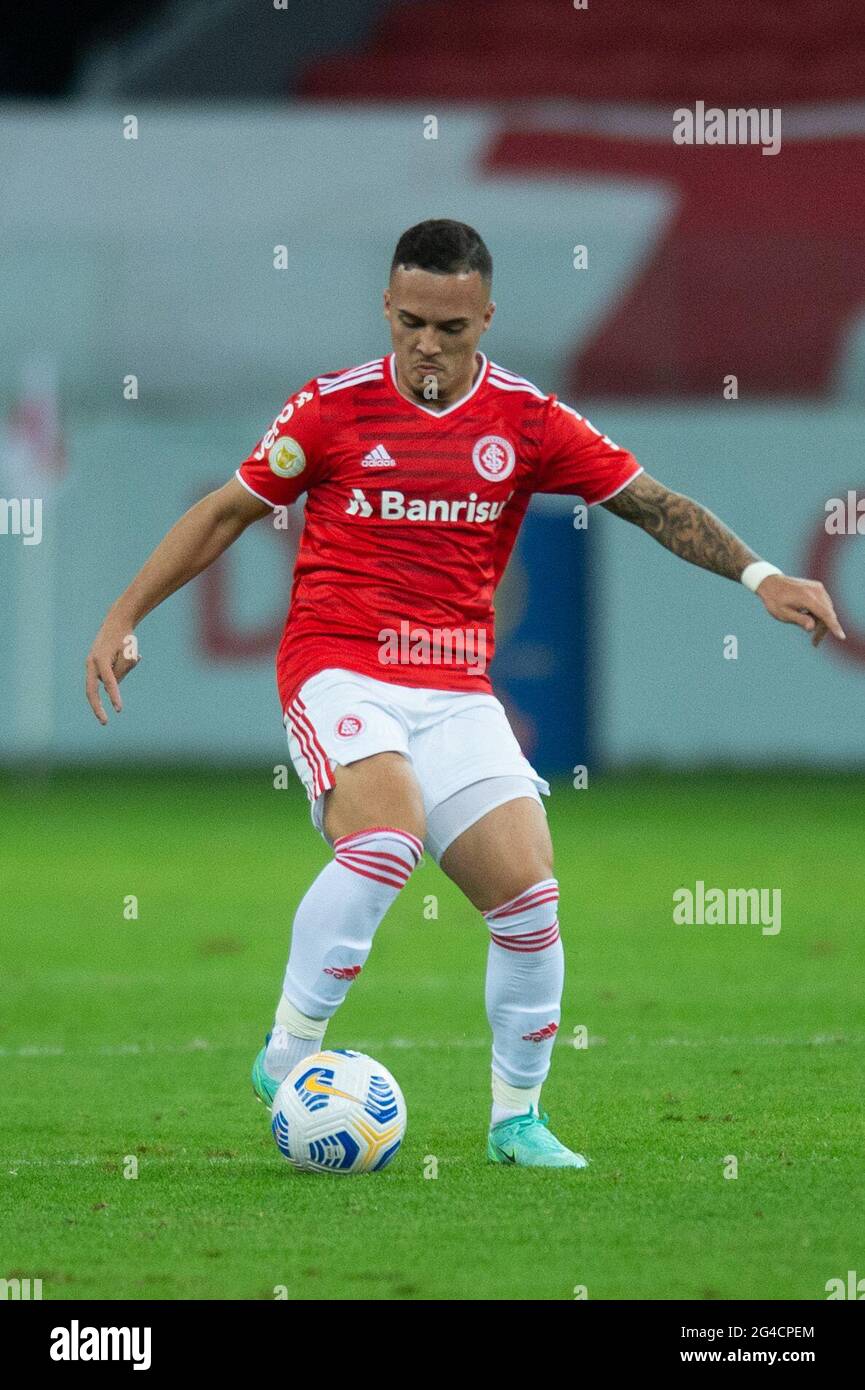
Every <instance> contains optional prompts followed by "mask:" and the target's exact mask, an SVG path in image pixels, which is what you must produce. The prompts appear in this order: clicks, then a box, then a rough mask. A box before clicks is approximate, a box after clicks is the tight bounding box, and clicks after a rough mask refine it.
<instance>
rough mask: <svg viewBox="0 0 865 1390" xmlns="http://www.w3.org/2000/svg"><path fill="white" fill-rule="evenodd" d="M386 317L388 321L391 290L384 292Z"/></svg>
mask: <svg viewBox="0 0 865 1390" xmlns="http://www.w3.org/2000/svg"><path fill="white" fill-rule="evenodd" d="M384 316H385V318H386V319H389V318H390V290H385V292H384Z"/></svg>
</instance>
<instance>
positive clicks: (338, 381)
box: [316, 357, 384, 396]
mask: <svg viewBox="0 0 865 1390" xmlns="http://www.w3.org/2000/svg"><path fill="white" fill-rule="evenodd" d="M383 377H384V358H383V357H376V358H374V359H373V360H372V361H371V362H362V363H361V365H360V366H359V367H349V368H348V369H347V370H346V371H344V372H333V373H330V374H329V375H325V376H319V377H316V384H317V385H318V389H319V393H320V394H321V395H322V396H330V395H332V394H333V393H334V392H335V391H346V390H347V389H348V388H349V387H350V386H359V385H360V383H361V382H362V381H381V380H382V379H383Z"/></svg>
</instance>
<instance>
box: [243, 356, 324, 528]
mask: <svg viewBox="0 0 865 1390" xmlns="http://www.w3.org/2000/svg"><path fill="white" fill-rule="evenodd" d="M322 455H323V440H322V426H321V397H320V395H319V391H318V386H317V384H316V382H315V380H314V379H313V380H312V381H308V382H307V383H306V385H305V386H304V387H302V389H301V390H300V391H298V392H296V393H295V395H293V396H289V398H288V400H287V401H286V402H285V405H284V406H283V407H282V410H281V411H280V412H279V414H278V415H277V417H276V419H275V420H274V422H273V424H272V425H271V426H270V429H269V430H268V431H267V433H266V434H264V435H262V437H261V439H260V440H259V441H258V443H257V444H256V446H255V448H254V449H253V451H252V453H251V454H250V455H249V456H248V458H245V459H244V460H243V463H242V464H241V465H240V467H239V468H238V469H237V473H236V476H237V478H239V480H240V482H241V483H242V484H243V486H244V487H245V488H246V489H247V491H248V492H251V493H253V495H254V496H255V497H259V498H260V499H261V501H262V502H267V503H269V504H270V506H271V507H288V506H290V505H291V503H292V502H296V501H297V499H298V497H299V496H300V495H301V493H303V492H306V491H307V490H308V489H309V486H310V484H311V483H314V482H315V481H316V480H317V478H318V477H319V475H320V473H321V468H322Z"/></svg>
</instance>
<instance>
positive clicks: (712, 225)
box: [0, 0, 865, 775]
mask: <svg viewBox="0 0 865 1390" xmlns="http://www.w3.org/2000/svg"><path fill="white" fill-rule="evenodd" d="M777 10H778V7H777V6H776V5H772V4H768V3H756V0H755V3H754V4H752V5H751V6H749V7H747V9H743V8H742V7H741V6H739V5H732V4H727V3H724V4H715V5H713V6H712V7H711V12H710V13H707V12H705V9H704V7H693V6H689V5H686V4H682V3H676V2H675V0H665V3H658V4H656V5H652V6H650V7H647V6H645V5H644V4H642V3H630V2H628V3H625V0H620V3H619V4H617V5H611V6H597V7H596V6H592V7H590V8H589V9H587V10H585V11H581V10H577V9H575V8H571V7H570V6H569V5H567V4H564V3H553V0H534V3H531V4H527V3H524V0H520V3H519V4H516V3H514V4H511V3H510V0H497V2H496V4H495V5H492V4H486V3H476V4H474V5H472V6H470V7H466V6H464V5H457V4H451V3H449V0H441V3H437V4H426V3H425V4H421V3H420V0H402V3H392V4H387V3H372V0H369V2H368V3H367V2H366V0H353V3H351V4H348V3H343V4H341V5H340V6H338V7H331V6H320V5H316V4H311V3H309V4H307V3H292V4H290V5H288V6H285V7H282V6H276V5H274V6H271V7H267V6H263V5H259V4H250V3H240V0H238V2H237V3H226V4H219V5H214V4H207V5H198V4H194V3H185V4H181V3H174V4H162V5H154V6H151V7H149V8H148V9H146V12H145V13H144V14H143V15H142V13H141V11H140V8H139V7H137V6H131V5H123V4H121V5H114V6H107V5H100V4H90V5H85V6H84V7H83V8H82V9H80V11H79V9H78V8H77V7H76V9H75V13H74V16H73V14H72V13H71V12H70V14H69V15H67V16H66V18H65V20H62V21H61V20H59V19H58V25H57V26H56V27H55V28H54V29H53V30H52V33H51V35H50V36H49V38H48V41H47V42H45V43H42V44H41V45H38V44H37V45H34V43H33V38H34V35H33V34H30V35H28V33H27V28H26V26H27V23H28V20H27V18H26V17H23V18H22V24H21V26H19V30H18V31H17V33H16V34H14V35H12V36H11V38H10V42H9V44H8V45H7V46H6V48H5V50H4V56H3V57H2V59H0V81H2V89H3V91H2V95H3V100H2V103H0V169H2V189H3V196H2V198H0V240H2V248H3V253H2V257H0V414H2V419H0V593H2V603H0V650H2V653H3V656H2V665H0V704H2V708H3V709H4V712H5V717H4V719H3V721H2V749H0V756H2V759H3V760H4V761H7V762H16V761H20V760H22V759H27V758H37V759H41V760H44V759H45V758H49V759H55V760H58V761H71V762H80V761H82V760H100V761H101V760H118V761H120V762H123V761H124V760H129V759H136V760H138V759H140V760H148V759H152V760H165V759H172V760H178V761H184V760H189V761H196V762H197V761H207V762H208V763H213V764H222V763H236V762H238V761H241V762H242V761H254V762H260V761H261V760H266V761H272V762H278V761H283V760H284V756H285V755H284V744H283V738H282V729H281V721H280V711H279V708H278V702H277V697H276V691H275V685H274V679H273V659H274V653H275V649H276V645H277V642H278V640H279V635H280V631H281V625H282V621H283V618H284V615H285V610H286V606H287V603H288V594H289V585H290V574H291V565H292V562H293V555H294V547H295V545H296V541H297V536H298V533H299V526H300V524H301V521H302V510H301V507H300V506H299V507H298V508H297V514H296V516H294V517H293V518H292V519H291V524H290V526H289V528H288V530H287V531H282V532H281V531H274V530H273V528H271V527H267V526H262V527H255V528H253V529H252V530H251V531H250V532H247V534H246V535H245V536H244V537H243V538H242V539H241V540H240V541H239V542H238V544H237V545H236V546H235V547H234V548H233V549H232V550H231V551H230V552H229V553H228V554H227V555H226V556H225V557H223V559H222V560H221V561H220V562H219V564H218V565H217V566H216V567H214V569H213V570H212V571H211V572H209V573H208V574H206V575H205V576H203V577H202V578H201V579H199V580H198V581H195V582H194V583H193V584H192V585H190V586H189V588H188V589H187V590H186V591H184V592H183V593H181V594H179V595H177V596H175V597H174V598H173V599H172V600H171V601H170V602H169V603H167V604H166V605H165V606H164V607H163V608H161V609H160V610H159V611H158V612H157V613H155V614H153V615H152V616H151V617H149V618H148V619H147V620H146V622H145V623H144V624H143V625H142V628H141V630H140V633H139V640H140V644H141V651H142V654H143V660H142V664H141V667H140V669H139V670H138V671H136V673H135V676H134V679H132V680H130V681H129V682H127V683H126V684H125V685H124V700H125V702H126V706H127V712H126V714H125V715H124V717H123V719H122V721H121V725H120V727H118V728H117V729H112V730H110V731H105V730H102V729H100V728H98V727H97V725H96V724H95V721H94V720H93V718H92V715H91V714H90V711H89V710H88V708H87V706H86V704H85V702H84V699H83V694H82V671H83V661H84V656H85V655H86V652H87V649H88V647H89V645H90V642H91V640H92V638H93V635H94V634H95V631H96V629H97V628H98V626H99V623H100V622H101V619H102V617H103V615H104V612H105V609H106V607H107V605H108V604H109V603H110V602H111V601H112V599H113V598H114V597H115V596H116V595H117V593H118V592H119V591H120V590H121V589H122V588H123V587H124V586H125V584H126V583H127V582H128V580H129V579H130V578H131V576H132V574H133V573H134V572H135V570H136V569H137V568H138V567H139V566H140V564H141V563H142V561H143V560H144V558H145V556H146V555H147V553H148V552H149V551H150V550H151V549H152V547H153V546H154V545H155V543H156V542H157V540H158V539H159V538H160V536H161V535H162V534H163V533H164V531H165V530H166V529H167V528H168V526H169V525H170V524H171V523H172V522H173V521H174V520H175V519H176V517H177V516H178V515H179V514H180V513H181V512H182V511H183V510H184V509H185V508H186V507H188V506H189V505H190V504H191V503H192V502H193V501H195V500H196V498H198V497H199V496H201V495H202V494H203V493H204V492H205V491H207V490H209V489H211V488H213V487H216V486H219V485H220V484H221V483H222V482H224V481H225V479H226V478H227V477H228V476H229V475H230V474H231V472H232V471H233V469H234V468H235V467H236V465H237V463H238V462H239V461H240V459H241V458H243V457H244V456H245V454H246V453H247V452H248V450H249V448H250V447H251V445H252V444H253V443H254V442H255V440H256V439H257V438H258V437H259V436H260V434H261V433H262V432H263V430H264V429H265V428H266V427H267V425H268V424H269V422H270V421H271V419H272V418H273V416H274V414H275V413H276V412H277V410H278V409H279V407H280V406H281V404H282V402H283V401H284V400H285V399H286V397H287V396H288V395H289V394H290V393H291V392H292V391H294V390H296V389H297V388H298V386H299V385H301V384H302V383H303V382H304V381H306V380H307V379H308V378H309V377H311V376H313V375H316V374H318V373H321V372H325V371H332V370H335V369H338V368H342V367H348V366H351V365H353V364H354V363H356V362H360V361H364V360H367V359H369V358H370V357H372V356H375V355H377V354H380V353H383V352H385V351H387V350H388V349H389V336H388V331H387V325H386V323H385V321H384V319H383V317H382V311H381V290H382V288H383V286H384V284H385V280H386V275H387V267H388V264H389V259H390V256H391V253H392V249H393V245H394V244H395V242H396V239H397V237H398V236H399V234H400V233H401V232H402V231H403V230H404V229H405V228H406V227H408V226H410V225H411V224H412V223H414V222H416V221H419V220H421V219H423V218H426V217H429V216H450V217H455V218H458V219H460V220H464V221H467V222H470V223H472V224H473V225H475V226H477V228H478V229H479V230H480V232H481V234H482V235H483V236H484V238H485V239H486V240H487V242H488V244H489V246H490V249H491V251H492V253H493V257H494V260H495V265H496V270H495V286H494V296H495V298H496V301H497V304H498V311H497V314H496V318H495V321H494V326H493V328H492V329H491V331H490V332H489V334H488V335H487V336H486V338H485V339H484V342H483V347H484V348H485V350H486V351H487V352H488V353H489V355H490V356H491V357H492V358H493V359H494V360H496V361H498V362H500V363H502V364H503V365H505V366H506V367H508V368H509V369H511V370H513V371H516V372H519V373H521V374H523V375H526V376H528V377H529V378H530V379H532V380H533V381H535V382H536V383H537V384H538V385H539V386H540V387H541V388H542V389H543V390H545V391H556V392H558V393H559V394H560V395H561V396H562V397H563V399H565V400H566V401H568V402H570V403H572V404H574V405H576V406H577V407H578V408H579V409H580V411H581V412H583V413H584V414H587V415H588V416H589V418H591V419H593V420H595V422H596V423H597V424H599V425H602V426H603V428H604V430H605V431H607V432H609V433H610V435H611V436H612V437H613V438H614V439H616V440H617V441H618V442H619V443H621V444H623V445H625V446H626V447H628V448H630V449H631V450H632V451H633V452H634V453H635V454H636V455H637V456H638V458H639V459H640V460H641V462H642V463H643V464H644V465H645V466H646V468H647V470H648V471H649V472H650V473H652V474H655V475H657V476H658V477H660V478H661V479H662V480H664V481H666V482H668V483H669V484H670V485H671V486H673V487H675V488H677V489H679V490H681V491H684V492H686V493H689V494H691V495H693V496H695V497H697V498H698V499H700V500H701V501H704V502H705V503H706V504H707V505H708V506H710V507H711V508H712V509H713V510H715V511H717V512H718V513H719V514H720V515H721V516H722V518H723V519H724V520H726V521H728V522H729V524H730V525H732V526H733V527H734V529H736V530H738V531H739V532H740V533H741V534H742V535H743V536H744V537H745V538H746V539H747V540H748V541H749V542H750V543H751V544H752V546H754V547H755V548H756V549H758V550H759V551H760V552H761V553H762V554H765V555H766V556H767V557H768V558H769V559H771V560H772V561H774V562H775V563H776V564H778V565H780V566H782V567H783V568H784V569H785V570H787V571H788V572H790V573H794V574H803V573H809V574H811V575H813V576H814V577H817V578H821V579H823V581H824V582H825V583H826V584H827V586H828V587H830V589H831V591H832V593H833V594H834V595H835V596H836V597H837V603H838V606H839V610H841V617H842V622H843V623H844V625H845V627H846V628H847V632H848V636H849V638H850V640H849V641H848V643H847V646H846V647H845V648H843V649H842V648H841V646H840V644H837V643H831V642H826V643H824V645H823V646H822V647H821V648H820V649H819V650H818V651H817V652H814V651H813V650H812V649H811V647H810V645H809V644H808V643H807V641H806V639H805V638H804V636H800V635H798V634H794V633H792V632H791V631H788V630H786V629H783V628H781V627H780V626H776V625H773V624H771V623H768V622H767V621H766V619H765V616H764V614H763V612H762V607H761V605H760V604H759V602H757V601H755V600H754V599H753V598H752V597H751V596H750V595H748V594H747V593H746V592H745V591H744V590H741V589H740V588H737V587H736V586H734V585H732V584H727V583H724V582H722V581H720V580H718V579H717V578H715V577H714V576H708V575H705V574H703V573H700V572H698V571H695V570H693V569H690V568H686V567H684V566H683V565H682V564H680V563H679V562H677V561H674V560H673V559H672V558H671V557H669V556H668V555H666V554H664V553H663V551H661V550H660V548H658V547H656V546H653V545H652V544H651V543H650V542H649V541H648V540H646V538H645V537H643V536H641V535H639V534H638V533H637V532H636V531H635V530H634V529H633V528H631V527H628V526H624V525H622V524H620V523H619V522H618V521H615V520H613V519H612V518H609V517H607V516H605V515H604V514H603V513H602V512H601V511H600V510H599V509H595V510H594V511H592V512H591V513H590V516H589V521H588V525H587V527H586V528H585V529H580V528H578V527H576V526H575V525H574V520H575V518H574V503H575V500H576V499H571V498H565V499H561V500H551V499H543V501H540V500H539V501H538V503H537V504H536V505H535V506H533V508H532V511H531V512H530V515H529V517H528V519H527V522H526V525H525V528H524V531H523V533H522V536H521V539H520V543H519V545H518V548H517V550H516V552H515V555H514V558H513V560H512V563H511V566H510V567H509V570H508V573H507V575H506V577H505V580H504V582H503V585H502V588H501V591H500V595H499V602H498V633H499V640H498V651H497V657H496V662H495V665H494V667H493V677H494V681H495V684H496V689H497V691H498V693H499V694H500V695H501V697H502V698H503V699H504V700H505V702H506V703H507V705H508V708H509V711H510V713H511V716H512V718H513V720H514V724H515V727H517V729H518V732H519V734H520V736H521V739H522V740H523V744H524V747H525V749H526V751H527V752H528V753H529V754H530V755H531V756H533V757H534V758H536V760H537V762H538V764H539V767H540V768H541V770H542V771H543V772H544V773H545V774H550V775H552V774H555V773H562V772H568V771H570V770H571V769H572V768H573V767H574V766H575V765H576V764H579V763H581V762H584V761H586V760H587V759H592V760H593V761H596V762H598V763H605V764H607V765H629V764H639V763H643V762H646V761H656V760H662V761H664V762H673V763H681V764H683V765H689V764H696V763H711V762H723V763H730V762H748V763H754V764H770V763H783V764H787V763H790V764H818V765H819V764H829V765H843V764H849V763H850V762H856V763H861V762H862V761H865V720H863V719H862V718H861V711H862V706H863V696H865V598H863V583H862V581H863V562H862V555H861V545H856V544H854V543H852V542H853V540H854V538H855V537H856V536H857V535H858V529H857V518H858V513H857V510H856V507H857V501H858V499H859V498H863V499H865V459H863V448H862V442H863V423H865V100H863V98H865V61H863V47H865V12H863V11H861V9H860V8H857V7H855V6H850V5H847V4H844V3H840V0H839V2H838V3H836V0H832V3H827V4H825V5H823V6H821V7H813V6H811V5H805V4H802V3H798V0H797V3H789V4H788V5H786V6H785V7H784V24H783V33H784V35H785V41H784V42H783V43H781V44H779V42H778V34H777V30H776V28H774V27H773V25H774V20H775V18H777ZM734 18H735V23H733V22H732V21H733V19H734ZM64 24H65V25H67V26H68V32H67V29H64ZM527 30H528V31H530V33H531V36H532V42H531V48H530V50H527V47H526V44H525V38H524V36H525V34H526V32H527ZM722 32H723V33H724V35H725V38H724V41H723V42H720V41H719V35H720V34H721V33H722ZM731 33H734V34H735V35H736V38H735V41H733V40H731V38H730V35H731ZM431 34H434V36H435V42H431V41H430V39H431ZM520 35H522V36H523V39H522V40H520ZM842 39H843V42H842ZM788 40H789V43H788V42H787V41H788ZM481 48H482V49H483V54H484V57H483V60H482V61H479V60H478V54H479V52H480V51H481ZM674 48H675V52H676V62H675V63H673V62H671V61H670V54H671V52H672V50H673V49H674ZM803 51H808V52H809V53H810V55H811V56H810V58H809V61H808V62H807V63H803V61H802V58H801V54H802V53H803ZM46 96H50V97H52V98H53V99H54V100H52V101H51V102H42V103H37V102H35V101H34V98H37V97H46ZM698 100H699V101H702V102H703V103H704V105H705V106H706V107H708V108H723V109H726V108H733V107H748V108H763V107H764V105H765V109H766V111H767V112H769V113H771V112H775V111H777V112H778V121H777V122H776V127H777V132H776V133H779V134H780V146H779V147H778V148H777V149H775V150H774V151H773V152H770V150H769V148H768V146H767V145H764V146H761V144H760V143H759V140H758V139H755V140H754V141H752V142H751V143H745V144H723V145H713V144H711V143H707V142H704V143H702V144H698V143H695V144H693V145H692V146H690V147H688V146H683V145H680V144H677V143H675V142H674V140H673V129H674V113H675V112H676V111H677V109H679V108H681V107H683V106H685V107H687V108H689V109H692V110H693V109H694V108H695V103H696V102H697V101H698ZM758 114H759V113H758ZM759 129H760V127H759V123H757V124H756V125H755V126H754V132H755V134H757V135H758V134H759ZM851 495H852V499H853V500H852V502H850V503H849V505H847V503H848V499H849V498H850V497H851ZM833 499H843V500H844V502H845V516H846V518H847V521H846V524H845V526H844V527H843V528H840V527H836V528H835V530H834V531H833V530H832V529H831V528H830V529H827V519H828V516H829V514H830V512H832V511H833V507H834V504H833ZM37 504H38V505H37ZM827 509H828V510H827ZM863 509H865V506H863ZM835 511H837V508H835ZM862 529H863V530H865V519H863V522H862ZM731 638H732V639H734V642H733V643H732V644H731V642H730V640H729V639H731Z"/></svg>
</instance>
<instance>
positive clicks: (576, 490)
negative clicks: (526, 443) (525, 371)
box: [533, 396, 643, 506]
mask: <svg viewBox="0 0 865 1390" xmlns="http://www.w3.org/2000/svg"><path fill="white" fill-rule="evenodd" d="M642 471H643V469H642V465H641V464H639V463H638V462H637V460H636V459H635V458H634V455H633V454H629V453H628V451H627V449H620V448H619V446H618V444H614V443H613V441H612V440H611V439H610V438H609V437H608V436H607V435H605V434H601V432H600V430H596V429H595V427H594V425H593V424H591V423H590V422H589V421H588V420H586V419H584V418H583V416H582V415H579V414H578V413H577V411H576V410H573V409H572V408H571V407H570V406H569V405H565V404H564V403H563V402H562V401H560V400H557V399H556V397H555V396H552V397H551V402H550V406H549V410H548V413H547V420H546V425H545V428H544V434H543V441H542V445H541V453H540V458H539V461H538V467H537V472H536V476H535V483H534V489H533V490H534V491H535V492H564V493H573V494H575V495H577V496H579V497H582V498H583V500H584V501H585V502H587V503H588V504H589V505H590V506H591V505H592V504H593V503H595V502H606V501H608V500H609V498H610V497H615V495H616V493H617V492H620V491H621V490H622V488H623V487H625V486H626V485H627V484H628V483H629V482H631V480H632V479H633V478H636V477H637V475H638V474H639V473H642Z"/></svg>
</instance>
